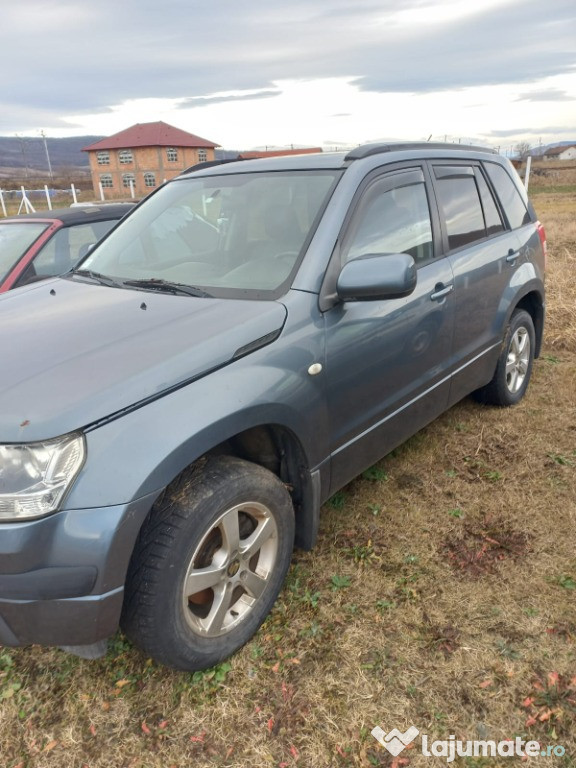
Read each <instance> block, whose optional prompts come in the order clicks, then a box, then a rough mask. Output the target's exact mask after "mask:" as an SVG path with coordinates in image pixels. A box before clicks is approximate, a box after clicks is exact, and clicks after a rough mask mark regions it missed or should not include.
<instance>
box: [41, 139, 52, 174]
mask: <svg viewBox="0 0 576 768" xmlns="http://www.w3.org/2000/svg"><path fill="white" fill-rule="evenodd" d="M40 136H42V141H43V142H44V151H45V152H46V161H47V162H48V171H49V173H50V181H54V176H53V175H52V163H51V162H50V155H49V153H48V142H47V141H46V134H45V133H44V131H43V130H42V131H40Z"/></svg>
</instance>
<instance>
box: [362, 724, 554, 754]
mask: <svg viewBox="0 0 576 768" xmlns="http://www.w3.org/2000/svg"><path fill="white" fill-rule="evenodd" d="M371 733H372V736H374V738H375V739H376V741H378V742H379V743H380V744H381V745H382V746H383V747H384V749H387V750H388V752H390V754H391V755H394V757H397V756H398V755H399V754H400V752H402V750H404V749H406V747H408V746H409V745H410V744H411V743H412V742H413V741H414V739H415V738H416V737H417V736H418V735H419V734H420V731H419V730H418V728H415V727H414V726H413V725H412V726H410V728H408V730H407V731H405V732H404V733H402V731H399V730H398V729H397V728H393V729H392V730H391V731H390V732H389V733H386V732H385V731H384V730H383V729H382V728H380V726H379V725H377V726H376V727H375V728H373V729H372V731H371ZM421 751H422V755H423V756H424V757H444V758H446V762H447V763H452V762H453V761H454V760H455V759H456V757H522V758H526V757H551V756H554V757H563V756H564V754H565V753H566V748H565V747H563V746H562V745H561V744H548V745H547V746H544V745H541V744H540V742H539V741H525V740H524V739H521V738H520V737H518V736H517V737H516V738H515V739H505V740H504V741H493V740H486V741H484V740H482V741H478V740H477V741H460V740H459V739H457V738H456V736H449V737H448V738H447V739H437V740H436V741H429V740H428V736H426V734H422V744H421Z"/></svg>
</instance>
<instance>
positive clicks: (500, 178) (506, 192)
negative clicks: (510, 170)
mask: <svg viewBox="0 0 576 768" xmlns="http://www.w3.org/2000/svg"><path fill="white" fill-rule="evenodd" d="M484 167H485V168H486V171H487V172H488V176H489V178H490V181H491V182H492V184H493V185H494V188H495V190H496V194H497V195H498V197H499V198H500V202H501V203H502V207H503V208H504V213H505V214H506V218H507V219H508V223H509V224H510V227H511V229H518V227H522V226H524V224H529V223H530V214H529V213H528V209H527V207H526V204H525V203H524V200H522V197H521V196H520V192H519V191H518V189H517V188H516V185H515V184H514V182H513V181H512V179H511V178H510V176H509V175H508V174H507V173H506V171H505V169H504V168H502V166H501V165H498V164H497V163H485V165H484Z"/></svg>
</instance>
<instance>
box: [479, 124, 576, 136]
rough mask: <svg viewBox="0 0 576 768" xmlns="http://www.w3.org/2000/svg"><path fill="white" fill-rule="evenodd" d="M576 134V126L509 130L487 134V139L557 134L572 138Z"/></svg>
mask: <svg viewBox="0 0 576 768" xmlns="http://www.w3.org/2000/svg"><path fill="white" fill-rule="evenodd" d="M575 133H576V128H575V127H574V126H572V127H566V126H558V125H554V126H547V127H544V128H533V127H530V128H510V129H509V130H503V131H498V130H495V131H490V132H489V133H487V134H486V136H487V137H491V138H495V139H505V138H508V137H510V136H525V135H531V136H548V135H550V136H554V135H556V134H566V135H567V136H572V135H574V134H575Z"/></svg>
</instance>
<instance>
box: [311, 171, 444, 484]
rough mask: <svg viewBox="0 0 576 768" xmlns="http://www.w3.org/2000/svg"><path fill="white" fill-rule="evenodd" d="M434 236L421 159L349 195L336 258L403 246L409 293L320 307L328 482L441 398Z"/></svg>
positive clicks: (421, 420) (419, 421)
mask: <svg viewBox="0 0 576 768" xmlns="http://www.w3.org/2000/svg"><path fill="white" fill-rule="evenodd" d="M435 229H436V226H435V227H434V230H435ZM434 239H435V238H434V235H433V226H432V217H431V214H430V205H429V197H428V192H427V187H426V183H425V177H424V173H423V170H422V169H421V168H410V169H406V170H402V171H396V172H389V173H386V174H382V175H379V176H377V177H376V178H374V179H372V180H371V181H369V182H368V183H367V184H366V187H365V189H364V190H363V192H362V194H361V196H360V197H359V199H358V200H357V202H356V203H354V211H353V213H352V216H351V218H350V222H349V224H348V226H347V227H346V231H345V232H344V233H343V236H342V238H341V241H340V250H339V253H340V259H341V263H342V264H344V263H345V262H346V261H348V260H350V259H354V258H357V257H359V256H362V255H365V254H368V253H409V254H410V255H412V256H413V258H414V260H415V262H416V265H417V268H418V279H417V285H416V289H415V290H414V292H413V293H412V294H411V295H410V296H408V297H405V298H398V299H389V300H375V301H350V302H341V303H339V304H337V305H336V306H334V307H332V308H331V309H329V310H328V311H327V312H326V313H325V323H326V344H327V350H326V381H327V387H328V407H329V414H330V443H331V454H332V461H331V468H332V482H331V490H332V492H333V491H335V490H336V489H337V488H340V487H342V485H344V484H345V483H346V482H348V481H349V480H350V479H352V478H353V477H355V476H356V475H357V474H358V473H359V472H361V471H363V470H364V469H366V468H367V467H368V466H370V465H371V464H372V463H374V462H375V461H377V460H378V459H379V458H381V457H382V456H383V455H385V454H386V453H388V452H389V451H390V450H392V449H393V448H394V447H395V446H397V445H399V444H400V443H401V442H403V441H404V440H405V439H406V438H407V437H409V436H410V435H412V434H414V432H416V431H417V430H418V429H420V428H421V427H423V426H424V425H425V424H427V423H428V422H430V421H431V420H432V419H434V418H435V417H436V416H437V415H438V414H440V413H441V412H442V411H444V410H445V409H446V407H447V403H448V393H449V373H450V371H449V367H450V363H449V360H450V352H451V344H452V335H453V295H452V291H453V278H452V270H451V267H450V263H449V261H448V260H447V259H445V258H442V257H440V256H437V255H436V249H435V243H434Z"/></svg>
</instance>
